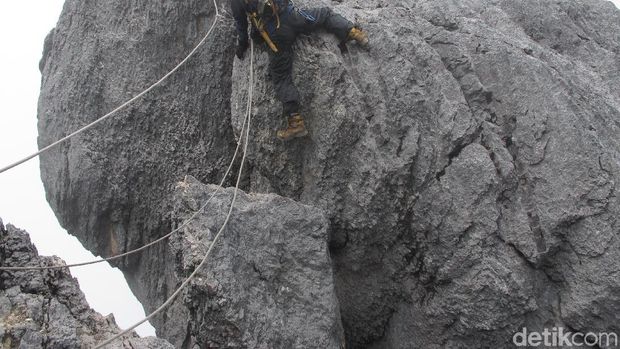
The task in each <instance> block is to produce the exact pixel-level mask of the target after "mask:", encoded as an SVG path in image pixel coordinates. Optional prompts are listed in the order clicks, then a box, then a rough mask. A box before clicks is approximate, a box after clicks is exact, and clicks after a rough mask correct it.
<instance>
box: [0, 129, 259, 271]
mask: <svg viewBox="0 0 620 349" xmlns="http://www.w3.org/2000/svg"><path fill="white" fill-rule="evenodd" d="M246 122H247V118H245V119H244V120H243V125H242V126H241V134H242V135H243V131H244V130H245V125H246ZM241 144H243V142H241V140H239V142H238V143H237V148H236V149H235V153H234V154H233V157H232V160H231V161H230V164H229V165H228V169H227V170H226V173H224V177H222V180H221V181H220V185H219V186H218V188H217V189H216V190H215V191H214V192H213V193H212V194H211V196H210V197H209V199H208V200H207V201H206V202H205V203H204V204H203V205H202V206H200V208H199V209H198V211H196V212H194V213H193V214H192V215H191V216H190V217H189V218H188V219H187V220H186V221H184V222H183V223H182V224H181V225H180V226H178V227H177V228H175V229H174V230H172V231H171V232H170V233H168V234H166V235H164V236H162V237H160V238H159V239H157V240H155V241H152V242H149V243H148V244H146V245H144V246H142V247H139V248H136V249H134V250H130V251H127V252H124V253H121V254H118V255H115V256H110V257H107V258H101V259H96V260H93V261H89V262H81V263H74V264H67V265H52V266H46V267H41V266H38V267H3V266H0V270H4V271H27V270H50V269H64V268H74V267H82V266H85V265H91V264H97V263H103V262H109V261H113V260H115V259H119V258H122V257H126V256H129V255H132V254H134V253H138V252H140V251H143V250H146V249H147V248H149V247H151V246H153V245H156V244H158V243H160V242H162V241H164V240H166V239H168V238H169V237H170V236H172V235H173V234H174V233H176V232H178V231H179V230H181V229H183V228H185V227H186V226H187V225H188V224H189V223H190V222H191V221H192V220H193V219H194V218H196V216H198V214H200V213H201V212H202V211H204V209H205V208H206V207H207V205H209V203H210V202H211V200H212V199H213V197H214V196H215V195H216V194H217V193H218V192H219V191H220V189H221V188H222V186H223V185H224V181H225V180H226V178H227V177H228V174H229V173H230V170H231V169H232V167H233V164H234V163H235V159H236V158H237V154H238V153H239V148H241Z"/></svg>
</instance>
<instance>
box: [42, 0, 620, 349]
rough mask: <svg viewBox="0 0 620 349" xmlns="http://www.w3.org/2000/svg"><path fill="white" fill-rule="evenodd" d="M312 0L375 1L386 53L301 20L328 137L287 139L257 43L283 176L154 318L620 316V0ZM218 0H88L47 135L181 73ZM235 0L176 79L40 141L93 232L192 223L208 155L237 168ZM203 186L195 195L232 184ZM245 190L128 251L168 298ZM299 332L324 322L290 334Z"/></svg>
mask: <svg viewBox="0 0 620 349" xmlns="http://www.w3.org/2000/svg"><path fill="white" fill-rule="evenodd" d="M296 3H297V4H298V6H302V7H303V6H323V5H329V6H333V7H334V8H335V10H336V11H337V12H339V13H341V14H343V15H344V16H345V17H347V18H349V19H351V20H355V21H357V22H358V23H360V24H361V25H362V27H363V28H365V29H366V30H367V31H368V32H369V33H370V36H371V50H370V51H364V50H360V49H359V48H357V47H356V46H355V45H349V46H348V48H346V49H343V48H342V47H339V46H338V42H337V41H336V39H335V38H333V37H331V36H329V35H327V34H320V35H312V36H308V37H300V38H299V40H298V44H297V57H296V64H295V69H294V70H295V80H296V82H297V84H298V86H299V87H300V90H301V93H302V98H303V114H304V115H305V116H306V117H307V120H308V125H309V129H310V136H309V137H307V138H305V139H300V140H296V141H294V142H291V143H286V144H283V143H280V142H278V141H277V140H276V139H275V130H276V129H277V128H278V127H279V126H280V125H281V124H282V122H283V120H282V118H281V117H280V113H281V111H280V106H279V105H278V103H277V102H276V101H275V100H274V97H273V88H272V86H271V83H270V81H269V78H268V74H267V49H266V48H265V47H258V48H257V50H258V52H257V53H256V67H255V69H256V70H255V72H256V78H257V81H256V84H255V88H256V90H255V94H254V101H253V102H254V109H253V114H254V117H255V122H254V123H253V125H254V126H253V128H252V132H251V140H252V143H251V145H250V148H249V151H248V154H247V156H248V165H249V170H248V171H246V173H245V174H244V180H243V182H242V189H243V190H244V191H246V192H254V193H256V192H258V193H266V194H268V196H264V197H263V196H256V195H254V194H249V195H248V196H247V197H245V196H244V195H242V198H243V199H242V200H241V201H240V203H239V207H237V208H236V210H235V212H236V213H237V214H234V215H233V219H232V222H231V227H230V228H229V230H227V231H226V232H225V234H224V237H223V240H222V242H221V243H220V244H219V246H216V251H217V258H214V260H213V261H212V262H211V263H208V265H207V267H206V268H205V270H204V271H202V272H201V274H202V278H201V279H200V280H199V281H196V283H195V284H193V285H192V287H191V288H190V291H188V292H186V293H185V294H184V295H183V297H181V298H180V299H179V300H178V301H177V302H176V303H175V304H174V305H173V307H172V308H171V309H170V310H169V311H168V312H167V313H166V314H165V315H161V316H159V317H158V318H156V319H155V321H154V322H153V324H154V326H155V327H156V328H157V331H158V335H159V336H160V337H163V338H166V339H168V340H169V341H170V342H171V343H173V344H174V345H175V347H177V348H193V346H195V345H198V346H200V345H207V344H205V343H214V344H213V345H214V346H216V347H222V348H228V347H230V348H240V347H247V348H259V347H265V348H267V347H269V348H290V347H299V348H311V347H316V348H326V347H338V346H340V345H346V347H347V348H440V347H451V348H462V347H463V348H464V347H497V348H500V347H509V346H511V344H510V343H511V339H512V335H513V334H514V333H515V332H517V331H518V330H520V329H521V328H523V327H527V328H528V329H531V330H541V329H542V328H544V327H553V326H562V327H565V328H569V329H572V330H576V331H582V332H587V331H595V332H601V331H615V332H619V331H620V328H618V324H619V323H620V321H619V320H620V318H619V317H620V315H618V314H620V299H619V294H620V293H619V292H618V290H619V289H620V279H618V278H617V273H618V271H620V245H619V244H620V243H619V240H618V222H617V217H618V216H619V214H620V212H619V211H620V203H619V202H618V198H617V196H618V195H617V194H618V188H617V186H616V185H615V183H616V180H618V179H619V176H620V167H619V166H620V140H619V139H618V136H617V135H618V134H619V131H620V56H619V55H620V11H618V10H617V9H616V8H615V7H614V5H613V4H612V3H610V2H606V1H601V0H559V1H550V0H520V1H514V0H489V1H483V0H466V1H450V0H399V1H383V0H370V1H360V0H343V1H337V2H336V1H334V2H326V1H310V0H306V1H297V2H296ZM222 6H223V7H224V8H227V2H223V4H222ZM213 14H214V9H213V7H212V3H211V2H209V1H198V0H188V1H173V0H164V1H157V2H153V1H143V0H131V1H120V0H119V1H117V0H114V1H92V0H88V1H83V0H82V1H77V0H67V2H66V4H65V8H64V11H63V13H62V15H61V18H60V20H59V23H58V26H57V27H56V28H55V29H54V30H53V31H52V33H51V34H50V35H49V37H48V39H47V40H46V49H45V53H44V57H43V59H42V61H41V69H42V72H43V86H42V94H41V99H40V103H39V131H40V136H39V143H40V145H41V146H43V145H46V144H48V143H50V142H51V141H52V140H55V139H57V138H59V137H60V136H62V135H65V134H66V133H67V132H69V131H72V130H74V129H76V128H77V127H78V126H81V125H83V124H85V123H87V122H88V121H91V120H94V119H95V118H96V117H98V116H100V115H102V114H104V113H105V112H107V111H109V110H111V109H112V108H113V107H115V106H117V105H118V104H120V103H121V102H122V101H124V100H126V99H127V98H128V97H130V96H132V95H134V94H135V93H137V92H139V91H141V90H142V89H143V88H144V87H146V86H147V85H148V84H149V83H151V82H153V81H154V80H155V79H156V77H158V76H161V75H163V74H164V73H166V72H167V71H168V70H169V69H170V68H171V67H173V66H174V65H175V64H176V63H177V62H178V61H179V60H180V59H182V58H183V57H184V56H185V54H186V53H187V52H188V51H189V50H190V49H191V48H192V47H193V46H194V45H195V44H196V43H197V42H198V40H200V38H201V37H202V36H203V35H204V33H205V31H206V28H207V26H208V25H209V24H210V23H211V21H212V20H213ZM227 16H228V17H227ZM225 17H226V19H225V20H224V21H223V22H222V25H220V26H219V27H218V28H217V29H216V30H215V32H214V36H213V37H212V38H211V39H210V40H209V41H208V42H207V44H206V45H205V47H203V48H202V49H201V50H200V51H199V54H198V55H197V56H196V57H194V58H193V59H191V60H190V61H189V62H188V64H187V65H186V66H184V67H183V68H182V69H181V70H180V71H179V72H178V73H177V74H175V75H174V76H173V77H172V78H171V79H170V80H168V81H167V82H166V83H165V84H164V85H163V86H161V87H159V88H158V89H157V90H156V91H154V92H153V93H151V94H149V95H148V96H146V97H145V98H144V99H142V100H141V101H140V102H138V103H136V104H134V105H133V106H132V107H131V108H129V109H128V110H127V111H125V112H123V113H121V114H120V115H117V116H116V117H115V118H114V119H113V120H109V121H107V122H106V123H105V124H103V125H100V126H99V127H97V128H96V129H93V130H91V131H89V132H87V133H86V134H84V135H82V136H80V137H78V138H75V139H73V140H72V141H71V142H70V143H68V144H66V145H64V146H63V147H61V148H59V149H57V150H55V151H53V152H50V153H48V154H46V155H44V156H43V157H42V158H41V173H42V178H43V182H44V184H45V187H46V190H47V194H48V200H49V201H50V204H51V205H52V208H53V209H54V211H55V212H56V214H57V216H58V217H59V220H60V222H61V224H62V225H63V226H64V227H65V228H67V230H68V231H69V232H70V233H72V234H74V235H76V236H77V237H78V238H79V239H80V240H81V241H82V242H83V243H84V244H85V246H87V248H89V249H90V250H92V251H93V252H95V253H98V254H103V255H110V254H115V253H118V252H122V251H125V250H127V249H131V248H135V247H138V246H140V245H141V244H143V243H145V242H148V241H151V240H153V239H155V238H156V237H158V236H161V235H163V234H165V233H166V232H168V231H170V229H171V228H173V227H175V226H177V225H178V224H179V223H180V221H181V220H182V219H183V218H184V217H187V212H188V210H187V205H186V204H183V202H185V201H184V200H187V198H185V199H184V198H183V195H182V193H183V190H184V189H183V188H182V187H178V186H177V183H179V182H181V181H183V179H184V178H185V177H186V175H190V176H193V177H195V178H196V179H197V180H198V181H199V182H203V183H218V182H219V180H220V178H221V175H222V174H223V173H224V171H225V168H226V164H227V163H228V161H230V158H231V157H232V153H233V151H234V146H235V142H236V139H237V136H236V135H238V134H239V127H240V124H241V122H240V118H241V117H242V112H243V110H244V105H245V98H246V94H247V88H248V86H247V75H248V69H249V64H248V63H249V61H248V60H247V59H246V60H244V61H239V60H237V59H233V56H234V54H233V51H234V29H233V24H232V21H231V19H230V18H229V15H228V14H227V13H225ZM192 183H193V182H192ZM231 183H232V182H230V183H228V184H231ZM192 186H193V187H194V188H196V189H195V190H196V192H195V194H193V195H194V196H195V197H196V198H202V197H204V196H205V194H204V193H208V192H209V191H210V190H212V189H209V188H208V187H205V188H202V187H200V185H199V184H197V183H194V184H192ZM200 192H203V194H200ZM180 193H181V194H180ZM224 193H225V194H227V195H230V193H229V191H228V190H227V191H225V192H224ZM222 195H224V194H222ZM227 200H228V201H227ZM226 202H229V199H226V196H223V197H221V198H220V200H219V201H218V203H219V204H218V205H216V206H215V207H214V208H212V209H210V210H208V211H207V212H206V213H205V214H204V215H201V216H200V217H199V219H198V220H197V222H196V224H195V225H192V226H190V227H188V228H186V229H184V230H183V232H182V233H181V234H179V235H178V236H175V237H173V238H172V239H171V240H170V241H169V242H167V243H165V244H162V245H161V246H158V247H156V248H153V249H150V250H149V251H147V252H145V253H142V254H141V255H139V256H134V257H130V258H127V259H125V260H123V261H121V262H119V267H120V268H121V269H122V270H123V271H124V273H125V276H126V277H127V279H128V281H129V284H130V286H131V288H132V289H133V291H134V292H135V293H136V295H137V297H138V299H140V300H141V301H142V302H143V303H144V304H145V307H146V308H147V310H152V309H154V308H155V307H157V306H158V305H159V304H161V302H163V300H164V299H165V298H166V297H167V296H168V295H169V294H170V293H171V291H172V290H174V289H176V287H177V286H178V285H179V283H180V282H182V280H183V279H184V277H186V276H187V274H188V272H189V271H191V270H192V269H191V265H192V263H195V262H192V260H194V259H195V258H199V256H200V255H201V252H202V251H203V250H204V246H207V245H208V243H209V241H211V240H210V239H212V235H211V234H210V233H209V232H210V231H212V230H213V229H214V227H215V226H216V225H217V222H219V221H220V219H221V215H222V214H223V212H224V211H225V203H226ZM248 207H252V209H249V208H248ZM190 208H193V209H195V208H196V206H195V205H194V206H191V205H190ZM245 208H248V210H247V211H246V209H245ZM295 212H298V213H297V214H296V213H295ZM300 235H301V236H300ZM328 235H329V238H328V237H327V236H328ZM259 237H260V238H259ZM323 238H325V241H324V242H325V243H329V250H325V249H324V248H323V245H322V243H321V239H323ZM298 239H299V240H298ZM252 265H254V266H255V267H252V268H250V267H251V266H252ZM253 268H256V270H255V274H254V275H253V274H252V273H250V271H251V269H253ZM286 288H288V289H290V290H293V292H292V293H290V294H288V295H286V294H284V293H282V292H281V291H278V290H280V289H286ZM306 291H307V292H306ZM257 299H260V300H262V301H263V303H261V301H257ZM286 309H288V310H286ZM287 311H288V312H287ZM258 314H262V315H261V316H259V315H258ZM304 317H305V318H306V319H307V320H308V322H303V321H300V318H304ZM315 317H318V318H320V320H316V321H315V320H310V319H315ZM321 331H322V332H321ZM295 332H298V333H304V335H303V336H301V337H302V339H300V340H301V342H287V340H289V339H291V340H292V338H291V337H290V336H291V333H295ZM272 338H282V340H283V341H281V342H273V341H272ZM341 342H344V343H341ZM209 345H211V344H209Z"/></svg>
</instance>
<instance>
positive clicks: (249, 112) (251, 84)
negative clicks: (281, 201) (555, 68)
mask: <svg viewBox="0 0 620 349" xmlns="http://www.w3.org/2000/svg"><path fill="white" fill-rule="evenodd" d="M249 75H250V77H249V88H248V103H247V110H246V115H245V120H247V126H248V127H247V129H246V130H245V132H246V134H245V144H244V149H243V157H242V158H241V166H240V167H239V174H238V175H237V183H236V184H235V190H234V192H233V197H232V201H231V202H230V208H229V210H228V214H227V215H226V219H225V220H224V223H223V224H222V226H221V228H220V230H219V231H218V232H217V234H216V235H215V237H214V238H213V241H211V244H210V245H209V249H208V250H207V253H206V254H205V256H204V257H203V258H202V261H201V262H200V264H198V266H197V267H196V269H194V271H193V272H192V273H191V274H190V275H189V276H188V277H187V279H186V280H185V281H183V283H182V284H181V286H179V288H178V289H177V290H176V291H174V293H173V294H172V295H171V296H170V297H169V298H168V299H167V300H166V301H165V302H164V303H163V304H162V305H161V306H160V307H159V308H157V309H156V310H155V311H154V312H152V313H151V314H149V315H148V316H147V317H145V318H144V319H142V320H140V321H139V322H137V323H136V324H134V325H132V326H131V327H129V328H128V329H126V330H124V331H123V332H121V333H119V334H117V335H115V336H113V337H111V338H109V339H107V340H106V341H104V342H102V343H100V344H98V345H97V346H96V347H94V348H93V349H100V348H103V347H105V346H106V345H108V344H110V343H112V342H113V341H115V340H116V339H118V338H120V337H122V336H124V335H126V334H127V333H129V332H131V331H132V330H134V329H135V328H136V327H138V326H140V325H142V324H143V323H145V322H147V321H149V320H150V319H152V318H153V317H154V316H155V315H157V314H159V313H160V312H161V311H163V310H164V309H166V307H168V306H169V305H170V304H171V303H172V302H173V301H174V299H175V298H176V297H177V296H178V295H179V294H180V293H181V291H183V289H184V288H185V287H186V286H187V285H188V284H189V283H190V282H191V281H192V279H193V278H194V277H195V276H196V275H197V274H198V271H199V270H200V269H201V268H202V267H203V266H204V265H205V263H206V262H207V259H208V258H209V255H210V254H211V251H213V247H214V246H215V244H216V243H217V242H218V240H219V238H220V236H221V235H222V232H223V231H224V229H225V228H226V225H227V224H228V221H229V220H230V216H231V215H232V211H233V208H234V206H235V201H236V199H237V192H238V190H239V183H240V182H241V174H242V173H243V165H244V164H245V158H246V155H247V153H248V143H249V142H250V128H251V127H250V124H251V121H252V98H253V94H254V43H253V42H252V40H250V74H249ZM244 125H245V121H244ZM243 136H244V135H243V131H242V133H241V136H240V138H243ZM241 141H242V140H241V139H240V140H239V143H241Z"/></svg>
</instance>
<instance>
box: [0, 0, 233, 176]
mask: <svg viewBox="0 0 620 349" xmlns="http://www.w3.org/2000/svg"><path fill="white" fill-rule="evenodd" d="M213 4H214V5H215V18H214V19H213V24H211V27H210V28H209V30H208V31H207V34H206V35H205V36H204V38H202V40H200V42H199V43H198V45H196V47H194V49H193V50H191V51H190V53H189V54H188V55H187V56H186V57H185V58H184V59H183V60H182V61H181V62H180V63H179V64H177V66H176V67H174V68H173V69H172V70H171V71H170V72H168V73H167V74H166V75H164V76H163V77H162V78H161V79H159V80H158V81H157V82H156V83H154V84H152V85H151V86H150V87H148V88H147V89H146V90H144V91H142V92H140V93H139V94H137V95H135V96H134V97H133V98H131V99H130V100H128V101H127V102H125V103H123V104H121V105H120V106H119V107H117V108H116V109H114V110H112V111H111V112H109V113H107V114H105V115H104V116H102V117H100V118H99V119H97V120H95V121H93V122H91V123H90V124H88V125H86V126H84V127H82V128H80V129H79V130H77V131H74V132H73V133H71V134H69V135H68V136H65V137H63V138H61V139H59V140H57V141H56V142H54V143H52V144H50V145H48V146H46V147H44V148H42V149H40V150H39V151H37V152H36V153H33V154H31V155H28V156H26V157H25V158H23V159H21V160H19V161H16V162H14V163H12V164H10V165H8V166H6V167H3V168H2V169H0V173H3V172H6V171H8V170H10V169H12V168H14V167H16V166H19V165H21V164H23V163H24V162H26V161H28V160H30V159H32V158H35V157H37V156H39V155H41V154H43V153H44V152H46V151H48V150H50V149H52V148H54V147H56V146H57V145H59V144H61V143H64V142H66V141H67V140H69V139H71V138H72V137H74V136H76V135H78V134H80V133H82V132H84V131H86V130H88V129H89V128H92V127H94V126H95V125H97V124H99V123H100V122H102V121H104V120H106V119H108V118H109V117H111V116H112V115H114V114H116V113H117V112H119V111H120V110H122V109H124V108H125V107H127V106H128V105H129V104H131V103H133V102H134V101H136V100H137V99H139V98H141V97H142V96H144V95H145V94H147V93H148V92H150V91H151V90H152V89H154V88H155V87H157V86H159V85H160V84H161V83H162V82H164V80H166V79H167V78H168V77H170V75H172V74H174V73H175V72H176V71H177V70H179V68H181V66H182V65H183V64H185V62H187V61H188V60H189V59H190V58H191V57H192V56H193V55H194V54H195V53H196V51H198V48H200V46H202V44H204V43H205V41H207V38H208V37H209V36H210V35H211V32H212V31H213V29H214V28H215V25H216V24H217V21H218V19H219V18H220V17H221V15H220V12H219V9H218V7H217V3H216V0H213Z"/></svg>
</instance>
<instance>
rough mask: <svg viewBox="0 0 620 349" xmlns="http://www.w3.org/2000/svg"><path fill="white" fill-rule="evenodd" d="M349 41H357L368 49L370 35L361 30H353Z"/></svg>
mask: <svg viewBox="0 0 620 349" xmlns="http://www.w3.org/2000/svg"><path fill="white" fill-rule="evenodd" d="M347 40H349V41H350V40H355V41H357V43H358V44H359V45H360V46H362V47H368V34H366V32H364V31H363V30H361V29H359V28H356V27H353V28H351V31H350V32H349V36H348V37H347Z"/></svg>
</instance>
